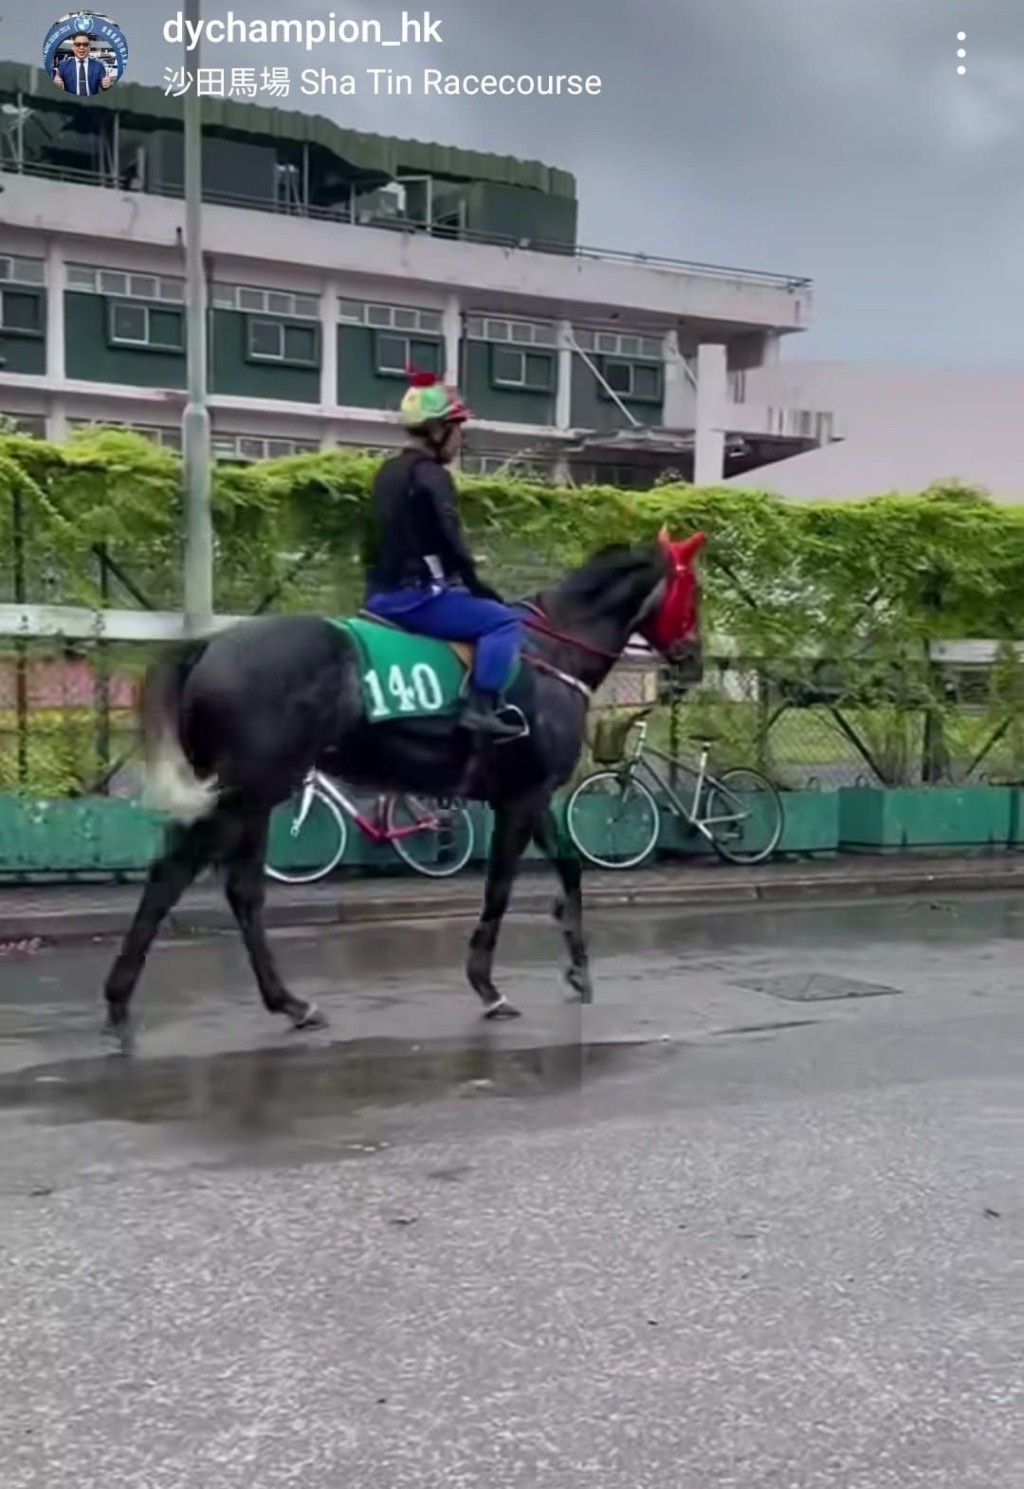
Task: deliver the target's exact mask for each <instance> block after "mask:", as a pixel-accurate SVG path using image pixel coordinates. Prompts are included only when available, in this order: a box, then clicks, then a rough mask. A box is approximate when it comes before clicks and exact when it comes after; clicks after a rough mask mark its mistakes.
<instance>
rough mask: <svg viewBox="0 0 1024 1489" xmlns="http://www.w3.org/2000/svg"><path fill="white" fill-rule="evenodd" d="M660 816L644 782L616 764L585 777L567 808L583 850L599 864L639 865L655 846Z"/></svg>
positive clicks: (570, 825)
mask: <svg viewBox="0 0 1024 1489" xmlns="http://www.w3.org/2000/svg"><path fill="white" fill-rule="evenodd" d="M660 821H661V819H660V815H659V812H658V805H657V802H656V801H655V800H654V797H653V796H652V795H651V793H650V791H648V789H647V787H646V786H645V785H644V783H643V782H642V781H638V780H637V779H636V777H635V776H632V775H628V774H625V773H623V772H622V771H616V770H599V771H596V772H595V773H594V774H593V775H589V776H587V777H585V779H584V780H582V781H581V782H580V784H579V785H578V786H577V787H576V790H575V791H574V792H573V793H572V795H571V796H570V798H569V804H568V806H567V807H566V809H565V822H566V826H567V827H568V829H569V836H570V837H571V838H572V841H573V843H574V844H575V846H576V849H577V851H578V852H579V853H580V854H581V855H582V856H583V857H584V858H585V859H586V860H587V862H588V863H592V864H595V865H596V867H597V868H599V869H635V868H636V867H637V865H638V864H641V863H643V861H644V859H645V858H647V857H649V855H650V854H651V853H652V852H653V851H654V846H655V844H656V843H657V841H658V830H659V827H660Z"/></svg>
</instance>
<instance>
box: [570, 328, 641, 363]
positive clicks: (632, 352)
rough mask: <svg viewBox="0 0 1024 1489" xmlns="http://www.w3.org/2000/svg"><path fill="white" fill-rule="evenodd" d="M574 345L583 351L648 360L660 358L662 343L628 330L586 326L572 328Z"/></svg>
mask: <svg viewBox="0 0 1024 1489" xmlns="http://www.w3.org/2000/svg"><path fill="white" fill-rule="evenodd" d="M573 335H574V337H575V340H576V345H577V346H578V347H579V348H580V350H581V351H584V352H599V353H600V354H602V355H603V356H608V357H625V358H627V359H628V358H630V357H640V358H645V359H646V360H648V361H650V362H660V361H661V360H662V353H663V348H662V343H661V341H660V340H658V339H657V338H656V337H654V336H641V335H639V334H637V333H635V332H630V331H594V330H591V329H589V328H587V327H583V326H581V327H579V328H578V329H574V331H573Z"/></svg>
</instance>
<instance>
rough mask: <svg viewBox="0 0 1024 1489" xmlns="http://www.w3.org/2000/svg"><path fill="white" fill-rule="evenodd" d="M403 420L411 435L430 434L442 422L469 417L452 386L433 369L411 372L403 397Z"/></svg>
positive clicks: (463, 419)
mask: <svg viewBox="0 0 1024 1489" xmlns="http://www.w3.org/2000/svg"><path fill="white" fill-rule="evenodd" d="M401 416H402V423H403V424H404V425H405V427H406V429H408V430H409V432H410V433H411V434H427V435H429V434H431V433H432V432H433V431H434V430H435V429H439V430H440V432H441V433H442V434H443V432H444V430H443V427H442V426H444V425H447V424H464V423H465V422H466V420H467V419H468V418H470V417H471V415H470V411H469V409H468V408H467V407H466V405H465V404H464V403H463V401H462V399H461V398H460V397H459V394H458V392H457V390H456V389H455V388H449V387H447V386H446V385H445V384H444V383H443V382H442V381H441V380H440V378H438V377H436V376H435V375H434V373H432V372H414V373H413V374H412V375H411V377H410V379H409V387H408V390H407V392H406V395H405V397H404V398H403V399H402V408H401Z"/></svg>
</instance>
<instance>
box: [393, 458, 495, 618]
mask: <svg viewBox="0 0 1024 1489" xmlns="http://www.w3.org/2000/svg"><path fill="white" fill-rule="evenodd" d="M428 557H433V559H434V560H435V561H436V567H437V571H438V573H433V572H432V568H431V566H429V565H428V564H427V562H426V560H427V559H428ZM363 558H364V562H365V565H366V579H367V593H368V594H371V595H372V594H376V593H379V592H381V591H384V590H393V589H404V588H406V587H408V586H413V587H417V588H419V587H428V586H429V585H431V584H434V583H436V582H437V578H438V574H439V575H440V576H441V577H442V578H443V579H444V580H446V581H448V582H456V583H459V582H461V583H462V584H464V585H465V586H466V588H467V589H468V590H469V591H470V593H471V594H475V595H483V596H486V597H487V598H488V599H496V598H499V597H498V596H496V595H495V593H494V591H493V590H492V589H490V588H489V587H488V586H487V585H486V584H484V583H483V582H482V581H481V579H480V577H479V575H478V574H477V571H476V565H475V563H474V562H473V555H472V554H471V553H470V551H469V549H468V548H467V547H466V542H465V539H464V537H463V535H462V526H461V523H460V522H459V514H458V507H457V495H456V491H455V484H454V482H453V481H452V478H451V476H450V475H449V474H448V471H447V470H446V469H445V467H444V466H443V465H440V464H439V463H438V462H437V461H436V460H432V459H431V458H430V456H429V455H426V454H422V453H420V451H418V450H404V451H403V452H402V454H401V455H396V456H394V457H393V458H392V459H391V460H386V461H385V462H384V464H383V465H382V466H381V467H380V469H379V470H378V472H377V475H376V478H375V479H374V483H373V492H372V495H371V498H370V520H369V530H368V532H367V537H366V543H365V545H364V551H363Z"/></svg>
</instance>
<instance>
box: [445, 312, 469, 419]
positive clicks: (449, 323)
mask: <svg viewBox="0 0 1024 1489" xmlns="http://www.w3.org/2000/svg"><path fill="white" fill-rule="evenodd" d="M441 324H442V326H443V328H444V377H445V382H447V383H451V384H452V386H453V387H457V386H458V383H459V378H460V377H461V375H462V304H461V302H460V300H459V297H458V295H449V296H448V299H447V300H446V301H445V307H444V316H443V319H442V322H441ZM460 392H461V393H462V396H463V397H465V396H466V390H465V388H462V389H460Z"/></svg>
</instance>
